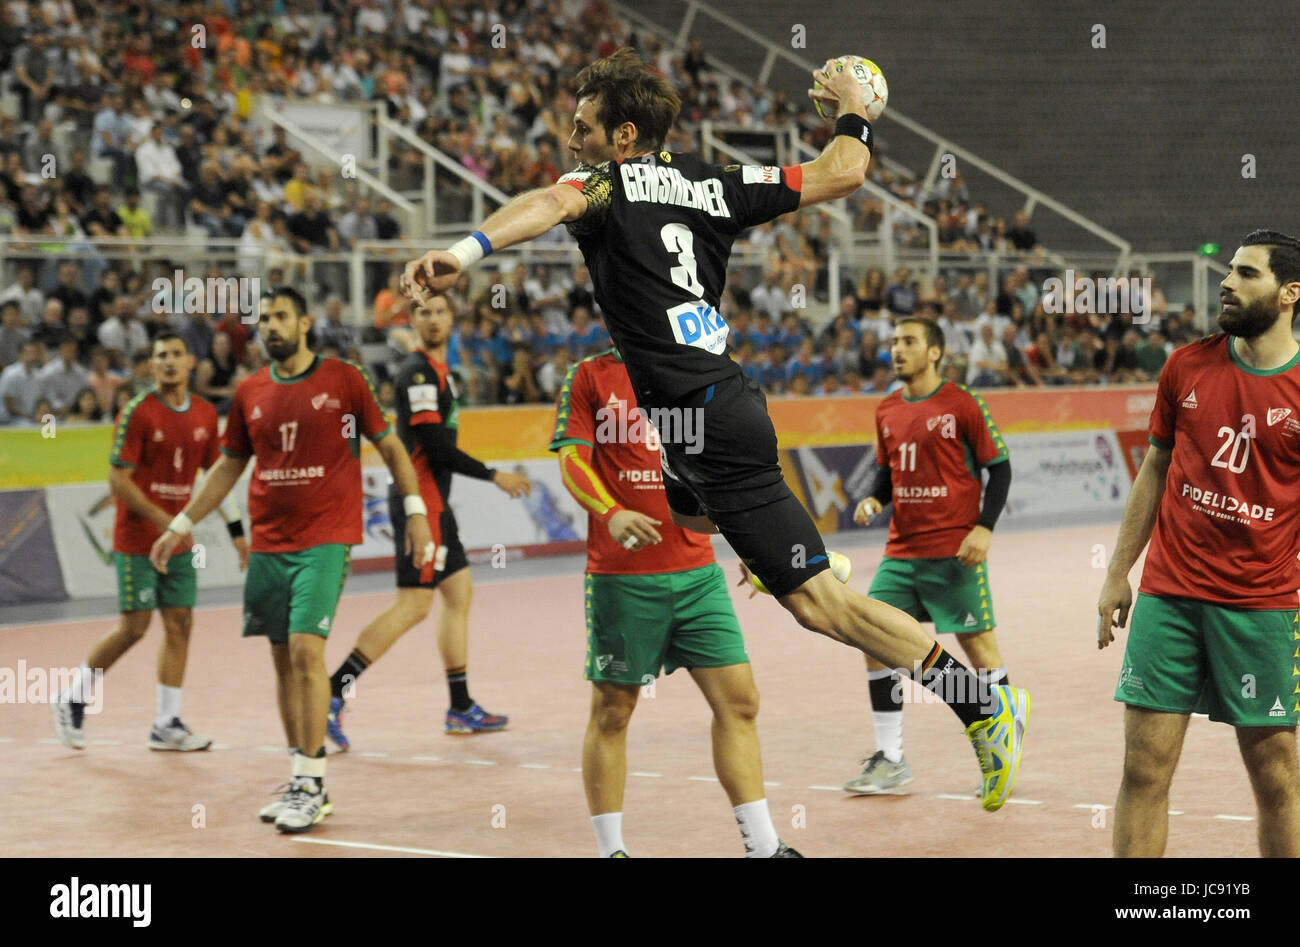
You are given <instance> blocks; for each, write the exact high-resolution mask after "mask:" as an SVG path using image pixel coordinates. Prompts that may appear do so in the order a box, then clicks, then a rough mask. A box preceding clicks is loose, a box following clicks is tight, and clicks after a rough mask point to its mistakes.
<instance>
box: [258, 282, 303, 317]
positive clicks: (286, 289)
mask: <svg viewBox="0 0 1300 947" xmlns="http://www.w3.org/2000/svg"><path fill="white" fill-rule="evenodd" d="M262 298H263V299H281V298H284V299H287V300H289V301H290V302H291V303H293V311H294V313H295V314H296V315H299V316H305V315H307V300H306V299H304V298H303V295H302V293H300V292H298V290H296V289H294V288H293V287H292V286H272V287H271V288H270V289H268V290H267V291H266V292H264V293H263V294H262Z"/></svg>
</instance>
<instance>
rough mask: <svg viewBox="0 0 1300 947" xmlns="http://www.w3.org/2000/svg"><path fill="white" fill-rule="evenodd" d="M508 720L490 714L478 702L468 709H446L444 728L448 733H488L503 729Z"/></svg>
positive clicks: (504, 717) (507, 718)
mask: <svg viewBox="0 0 1300 947" xmlns="http://www.w3.org/2000/svg"><path fill="white" fill-rule="evenodd" d="M509 720H510V718H509V717H506V716H498V715H497V714H490V713H488V712H487V711H486V710H484V709H483V708H482V707H480V706H479V705H478V704H472V705H471V706H470V708H469V710H448V711H447V723H446V728H445V729H446V731H447V732H448V733H490V732H492V731H494V730H504V729H505V728H506V723H507V722H508V721H509Z"/></svg>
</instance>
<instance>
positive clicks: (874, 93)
mask: <svg viewBox="0 0 1300 947" xmlns="http://www.w3.org/2000/svg"><path fill="white" fill-rule="evenodd" d="M830 68H831V69H834V70H835V71H836V72H843V71H844V70H845V69H851V70H853V77H854V78H855V79H857V80H858V85H860V86H862V101H863V102H865V103H866V105H867V121H869V122H874V121H875V120H876V119H878V118H880V116H881V114H882V113H883V112H884V111H885V103H886V102H887V101H889V84H888V83H887V82H885V74H884V73H883V72H881V71H880V67H879V66H877V65H876V64H875V63H874V62H872V61H871V60H870V59H864V58H863V57H862V56H836V57H835V58H834V59H832V60H831V66H830ZM821 88H822V84H821V83H820V82H818V83H815V84H814V86H813V89H814V91H818V92H819V91H821ZM813 105H814V106H816V108H817V114H818V115H820V116H821V117H822V118H826V119H831V120H832V121H833V120H834V119H835V108H834V106H833V104H832V103H830V102H823V101H821V99H813Z"/></svg>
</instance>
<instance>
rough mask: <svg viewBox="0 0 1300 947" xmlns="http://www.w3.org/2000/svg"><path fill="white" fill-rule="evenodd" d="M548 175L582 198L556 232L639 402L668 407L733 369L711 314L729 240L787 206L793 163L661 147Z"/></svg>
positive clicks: (795, 189)
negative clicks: (572, 256) (731, 160)
mask: <svg viewBox="0 0 1300 947" xmlns="http://www.w3.org/2000/svg"><path fill="white" fill-rule="evenodd" d="M560 181H561V182H562V183H567V184H571V185H573V186H574V187H577V188H578V189H579V190H581V191H582V192H583V194H584V195H586V197H587V212H586V213H585V214H584V215H583V216H582V217H580V218H579V219H577V220H575V221H572V222H571V223H569V224H568V229H569V232H570V233H571V234H573V236H574V237H576V238H577V240H578V247H579V248H580V249H581V250H582V256H583V258H584V259H585V260H586V263H587V268H588V269H589V270H590V271H591V281H592V284H593V285H594V287H595V292H596V302H597V303H599V305H600V308H601V311H602V312H603V313H604V315H605V323H606V327H607V328H608V329H609V334H610V336H611V337H612V338H613V340H614V344H615V346H617V348H618V351H619V353H620V354H621V355H622V356H623V360H624V362H625V363H626V365H627V372H628V375H629V376H630V377H631V379H632V384H633V386H634V387H635V389H636V394H637V400H638V401H639V402H640V403H641V406H642V407H643V408H650V407H667V406H671V405H673V404H676V403H678V402H679V401H680V400H681V399H682V398H684V397H685V396H686V395H687V394H689V393H690V392H692V391H695V390H696V389H699V388H703V387H704V386H705V385H710V384H715V383H717V382H720V381H723V380H724V379H727V378H730V377H731V376H733V375H737V374H739V373H740V366H738V365H737V364H736V363H735V362H733V361H732V360H731V358H730V357H728V356H727V354H726V349H727V331H728V330H727V323H726V320H725V316H724V314H723V313H721V312H719V310H718V306H719V301H720V300H721V298H722V290H723V286H724V284H725V283H726V278H727V261H728V259H729V258H730V256H731V245H732V242H733V241H734V240H735V239H736V236H737V235H738V234H739V233H740V232H741V231H742V230H744V229H745V228H746V227H752V226H754V225H755V224H761V223H764V222H766V221H769V220H771V219H773V218H774V217H779V216H780V215H782V214H786V213H789V212H790V211H792V210H795V209H796V208H797V207H798V206H799V195H800V188H801V186H802V183H803V178H802V169H801V168H799V167H798V166H794V167H790V168H778V167H756V166H752V165H743V166H742V165H728V166H726V167H723V166H721V165H716V164H709V163H707V162H705V161H702V160H701V159H700V158H698V157H696V156H695V155H690V154H676V153H672V154H670V153H669V152H666V151H661V152H658V153H657V154H649V155H644V156H642V157H639V158H633V159H629V160H627V161H620V162H612V161H606V162H602V163H601V164H598V165H595V166H591V165H582V166H580V167H578V168H576V169H574V170H573V171H571V172H569V173H568V174H566V175H564V176H562V177H561V178H560Z"/></svg>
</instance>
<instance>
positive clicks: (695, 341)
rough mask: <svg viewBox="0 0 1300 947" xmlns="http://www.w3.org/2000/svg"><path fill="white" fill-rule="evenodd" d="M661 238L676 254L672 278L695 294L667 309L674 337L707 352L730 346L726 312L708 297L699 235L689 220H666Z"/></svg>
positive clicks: (669, 250) (670, 276)
mask: <svg viewBox="0 0 1300 947" xmlns="http://www.w3.org/2000/svg"><path fill="white" fill-rule="evenodd" d="M659 239H661V240H662V241H663V243H664V248H665V249H667V251H668V252H669V253H673V254H676V256H677V263H678V265H677V266H674V267H672V268H671V269H669V271H668V278H669V279H671V280H672V281H673V284H674V285H676V286H679V287H681V288H682V289H684V290H685V291H686V292H688V293H690V294H691V295H692V296H695V297H697V298H696V299H695V300H694V301H692V302H687V303H682V304H681V305H680V306H673V307H672V308H671V309H669V310H667V312H666V315H667V316H668V324H669V326H670V327H671V328H672V330H673V338H675V339H676V340H677V341H678V342H680V343H681V344H682V345H691V346H694V347H696V348H701V349H704V350H705V351H706V352H713V353H714V354H721V353H722V351H723V350H724V349H725V348H726V346H727V333H728V331H729V330H728V328H727V324H726V322H724V321H723V319H722V313H720V312H718V310H716V309H714V308H713V307H712V306H710V305H709V304H708V303H706V302H705V301H704V299H703V298H701V297H703V296H704V287H703V285H701V283H700V276H699V269H698V266H697V264H696V261H695V235H694V234H692V233H691V231H690V228H689V227H687V226H686V225H685V224H664V226H663V228H662V229H660V231H659Z"/></svg>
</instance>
